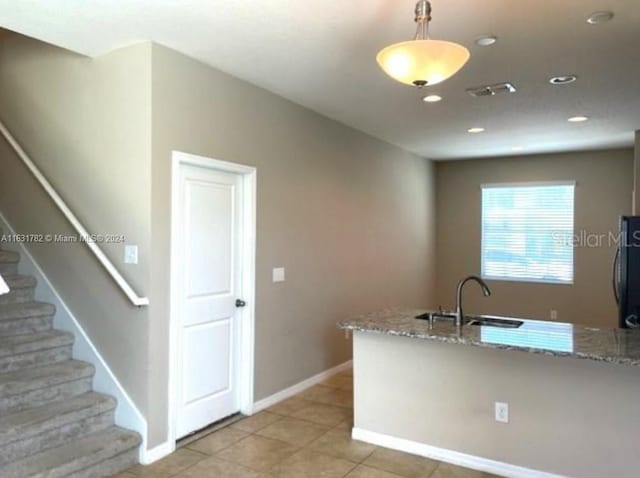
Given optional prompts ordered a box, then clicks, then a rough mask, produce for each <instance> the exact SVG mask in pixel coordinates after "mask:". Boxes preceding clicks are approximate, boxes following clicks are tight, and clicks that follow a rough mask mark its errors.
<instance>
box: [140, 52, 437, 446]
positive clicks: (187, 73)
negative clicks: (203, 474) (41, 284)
mask: <svg viewBox="0 0 640 478" xmlns="http://www.w3.org/2000/svg"><path fill="white" fill-rule="evenodd" d="M172 150H179V151H184V152H189V153H194V154H199V155H203V156H207V157H212V158H216V159H222V160H225V161H233V162H238V163H242V164H247V165H251V166H255V167H257V170H258V197H257V203H258V210H257V266H256V275H257V291H256V292H257V299H256V357H255V374H256V377H255V399H256V400H259V399H261V398H264V397H266V396H269V395H270V394H273V393H275V392H277V391H279V390H282V389H284V388H286V387H288V386H291V385H293V384H295V383H297V382H299V381H301V380H303V379H306V378H308V377H310V376H312V375H314V374H316V373H318V372H321V371H323V370H326V369H327V368H329V367H332V366H335V365H337V364H339V363H341V362H344V361H345V360H348V359H349V358H350V356H351V343H350V341H347V340H345V339H344V334H343V332H341V331H338V330H337V329H336V327H335V323H336V321H337V320H338V319H340V318H344V317H346V316H348V315H351V314H354V313H358V312H366V311H370V310H375V309H378V308H381V307H385V306H390V305H399V304H422V305H427V304H430V303H431V302H432V290H433V272H434V269H435V265H434V242H435V236H434V225H435V219H434V213H435V211H434V192H435V190H434V174H433V167H432V163H431V162H430V161H427V160H424V159H421V158H419V157H416V156H414V155H412V154H409V153H406V152H404V151H402V150H400V149H397V148H395V147H392V146H390V145H388V144H386V143H383V142H381V141H379V140H376V139H374V138H372V137H369V136H366V135H364V134H362V133H360V132H357V131H355V130H352V129H350V128H348V127H345V126H343V125H341V124H338V123H336V122H334V121H332V120H329V119H327V118H325V117H322V116H320V115H318V114H315V113H313V112H311V111H309V110H307V109H305V108H302V107H300V106H298V105H296V104H294V103H291V102H290V101H287V100H284V99H282V98H280V97H278V96H275V95H273V94H271V93H269V92H267V91H265V90H262V89H260V88H257V87H255V86H252V85H250V84H247V83H244V82H242V81H239V80H237V79H235V78H232V77H230V76H228V75H225V74H223V73H220V72H218V71H216V70H214V69H212V68H209V67H207V66H205V65H203V64H201V63H198V62H196V61H193V60H191V59H189V58H187V57H185V56H183V55H180V54H178V53H176V52H174V51H171V50H169V49H167V48H164V47H160V46H156V45H154V47H153V205H152V207H153V225H152V236H153V238H154V241H153V258H154V262H153V271H154V272H153V276H154V279H153V289H152V300H151V303H152V311H153V319H154V324H155V326H154V327H153V329H152V334H151V336H150V341H151V351H152V354H154V356H153V359H152V361H151V363H153V364H157V365H158V366H160V369H161V370H158V371H157V373H155V374H154V380H156V381H157V383H156V386H157V391H158V392H160V391H162V390H163V389H162V386H163V385H164V384H165V380H166V376H165V375H164V374H163V373H162V372H164V370H166V366H167V359H168V357H167V354H166V349H167V325H168V315H167V311H168V309H169V307H168V304H169V290H168V286H169V281H168V277H169V245H170V244H169V227H170V222H169V219H170V218H169V215H168V211H169V210H170V160H171V151H172ZM277 266H284V267H286V269H287V281H286V282H285V283H281V284H273V283H272V282H271V268H273V267H277ZM156 278H157V279H158V280H156ZM152 406H153V407H155V410H154V413H153V415H152V420H153V421H154V423H155V422H156V421H161V420H162V419H163V417H164V415H165V414H166V403H164V402H163V401H162V400H160V399H159V400H156V401H154V404H152ZM161 431H162V430H161V429H156V433H155V434H154V436H153V441H158V440H160V439H162V438H163V437H162V434H161V433H160V432H161Z"/></svg>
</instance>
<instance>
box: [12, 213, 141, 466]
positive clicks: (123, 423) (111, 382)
mask: <svg viewBox="0 0 640 478" xmlns="http://www.w3.org/2000/svg"><path fill="white" fill-rule="evenodd" d="M0 226H1V227H2V228H3V229H4V231H5V233H7V234H15V231H14V230H13V228H12V227H11V225H10V224H9V223H8V222H7V220H6V219H5V217H4V216H3V215H2V213H0ZM3 248H6V249H7V250H12V251H14V252H19V253H20V263H19V265H18V267H19V272H20V273H21V274H25V275H32V276H34V277H35V278H36V279H37V281H38V285H37V287H36V297H37V299H38V300H39V301H42V302H48V303H50V304H53V305H55V307H56V315H55V319H54V327H55V328H56V329H59V330H65V331H68V332H71V333H72V334H73V335H74V337H75V342H74V345H73V358H75V359H78V360H83V361H85V362H89V363H91V364H93V365H94V367H95V370H96V373H95V376H94V379H93V389H94V390H95V391H96V392H99V393H104V394H106V395H111V396H112V397H115V398H116V399H117V400H118V406H117V408H116V412H115V422H116V425H118V426H120V427H122V428H127V429H129V430H134V431H136V432H138V433H139V434H140V435H141V436H142V445H141V447H140V452H139V460H140V462H141V463H145V462H148V458H147V456H146V455H147V454H148V452H147V451H146V449H147V421H146V419H145V418H144V416H143V415H142V413H141V412H140V410H138V407H136V405H135V403H134V402H133V400H132V399H131V397H129V395H128V394H127V392H126V390H125V389H124V388H123V387H122V384H121V383H120V382H119V381H118V379H117V377H116V376H115V375H114V374H113V372H112V370H111V369H110V368H109V365H108V364H107V363H106V362H105V360H104V359H103V358H102V356H101V355H100V353H99V352H98V350H97V349H96V347H95V346H94V345H93V343H92V342H91V339H90V338H89V336H88V335H87V334H86V332H85V331H84V329H83V328H82V326H81V325H80V323H79V322H78V320H77V318H76V317H75V316H74V315H73V312H71V310H70V309H69V307H67V304H66V303H65V302H64V300H62V298H61V297H60V295H59V294H58V292H57V291H56V289H55V288H54V287H53V284H51V281H50V280H49V278H48V277H47V276H46V274H45V273H44V271H43V270H42V268H41V267H40V266H39V265H38V263H37V262H36V260H35V259H34V258H33V256H32V255H31V253H30V252H29V250H28V249H27V248H26V247H25V245H24V244H22V243H7V244H3Z"/></svg>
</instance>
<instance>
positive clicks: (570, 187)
mask: <svg viewBox="0 0 640 478" xmlns="http://www.w3.org/2000/svg"><path fill="white" fill-rule="evenodd" d="M574 189H575V183H521V184H487V185H483V186H482V245H481V256H482V277H483V278H486V279H498V280H514V281H527V282H549V283H556V284H572V283H573V242H572V238H573V234H574V231H573V199H574Z"/></svg>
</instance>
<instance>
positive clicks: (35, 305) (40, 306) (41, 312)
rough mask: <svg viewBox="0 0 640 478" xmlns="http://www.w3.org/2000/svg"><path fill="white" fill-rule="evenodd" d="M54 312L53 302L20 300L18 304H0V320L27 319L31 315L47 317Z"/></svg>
mask: <svg viewBox="0 0 640 478" xmlns="http://www.w3.org/2000/svg"><path fill="white" fill-rule="evenodd" d="M55 313H56V308H55V306H54V305H53V304H47V303H46V302H36V301H31V302H22V303H19V304H2V305H0V321H1V320H14V319H27V318H31V317H48V316H52V315H54V314H55Z"/></svg>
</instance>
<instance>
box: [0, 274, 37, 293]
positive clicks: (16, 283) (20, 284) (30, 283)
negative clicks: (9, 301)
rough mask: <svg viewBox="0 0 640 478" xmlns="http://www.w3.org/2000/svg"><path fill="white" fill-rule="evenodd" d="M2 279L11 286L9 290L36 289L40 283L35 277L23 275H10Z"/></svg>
mask: <svg viewBox="0 0 640 478" xmlns="http://www.w3.org/2000/svg"><path fill="white" fill-rule="evenodd" d="M2 278H3V279H4V281H5V282H6V283H7V285H8V286H9V289H11V290H13V289H26V288H30V287H35V286H36V285H37V283H38V281H37V280H36V278H35V277H33V276H25V275H21V274H8V275H3V276H2Z"/></svg>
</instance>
